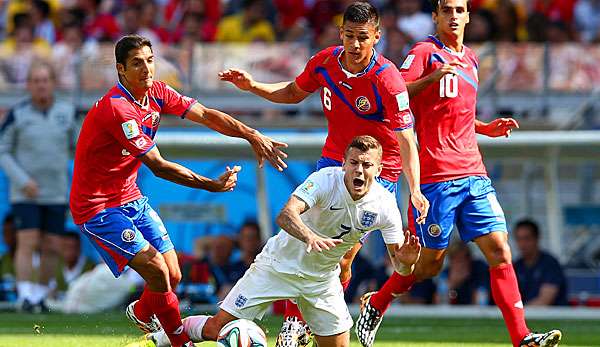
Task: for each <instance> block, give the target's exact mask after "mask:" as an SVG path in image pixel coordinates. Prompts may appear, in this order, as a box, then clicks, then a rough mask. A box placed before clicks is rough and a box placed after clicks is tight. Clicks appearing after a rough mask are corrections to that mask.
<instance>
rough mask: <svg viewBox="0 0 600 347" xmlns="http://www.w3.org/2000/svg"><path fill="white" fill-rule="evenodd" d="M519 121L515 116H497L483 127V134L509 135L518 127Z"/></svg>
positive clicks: (494, 135)
mask: <svg viewBox="0 0 600 347" xmlns="http://www.w3.org/2000/svg"><path fill="white" fill-rule="evenodd" d="M518 128H519V123H518V122H517V121H516V120H515V119H513V118H496V119H494V120H493V121H491V122H489V123H488V124H487V125H486V126H485V128H484V129H483V132H482V133H483V134H484V135H486V136H489V137H500V136H506V137H509V136H510V133H511V132H512V130H513V129H518Z"/></svg>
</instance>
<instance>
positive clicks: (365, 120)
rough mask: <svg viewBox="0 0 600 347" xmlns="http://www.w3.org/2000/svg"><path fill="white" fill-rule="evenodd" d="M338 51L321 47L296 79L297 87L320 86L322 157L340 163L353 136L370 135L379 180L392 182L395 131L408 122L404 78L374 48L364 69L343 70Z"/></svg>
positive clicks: (396, 161) (398, 166)
mask: <svg viewBox="0 0 600 347" xmlns="http://www.w3.org/2000/svg"><path fill="white" fill-rule="evenodd" d="M343 51H344V49H343V47H342V46H337V47H329V48H326V49H324V50H322V51H320V52H319V53H317V54H315V55H314V56H313V57H312V58H310V60H309V61H308V63H307V64H306V67H305V68H304V71H303V72H302V73H301V74H300V75H299V76H298V77H296V84H297V85H298V87H300V88H301V89H302V90H305V91H307V92H311V93H312V92H314V91H316V90H317V89H319V88H321V101H322V103H323V112H324V113H325V117H327V123H328V125H327V128H328V129H327V130H328V133H327V140H326V141H325V146H324V147H323V151H322V155H323V156H324V157H326V158H330V159H334V160H337V161H342V160H343V157H344V151H345V149H346V146H348V145H349V144H350V142H351V141H352V139H353V138H354V137H356V136H359V135H371V136H373V137H374V138H376V139H377V140H378V141H379V142H380V143H381V146H382V147H383V159H382V164H383V170H382V172H381V175H380V176H381V178H384V179H386V180H388V181H392V182H396V181H398V176H399V175H400V173H401V172H402V161H401V159H400V146H399V144H398V140H397V139H396V134H395V131H401V130H405V129H409V128H412V126H413V120H412V115H411V113H410V109H409V100H408V92H407V90H406V85H405V84H404V80H403V79H402V76H401V75H400V72H399V71H398V69H397V68H396V66H395V65H394V63H392V62H390V61H389V60H387V59H386V58H385V57H383V56H382V55H380V54H378V53H377V52H375V51H374V53H373V57H372V59H371V61H370V63H369V65H368V66H367V67H366V68H365V70H363V71H362V72H360V73H357V74H353V73H351V72H348V71H346V70H345V69H344V68H343V66H342V64H341V62H340V59H341V56H342V53H343Z"/></svg>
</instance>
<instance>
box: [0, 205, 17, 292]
mask: <svg viewBox="0 0 600 347" xmlns="http://www.w3.org/2000/svg"><path fill="white" fill-rule="evenodd" d="M15 232H16V230H15V220H14V217H13V215H12V214H8V215H6V216H5V217H4V221H3V223H2V240H3V241H4V245H5V247H6V251H5V252H4V253H3V254H2V255H1V256H0V301H14V300H15V299H16V296H17V293H16V288H15V266H14V260H15V252H16V249H17V240H16V235H15Z"/></svg>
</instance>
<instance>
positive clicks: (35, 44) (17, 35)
mask: <svg viewBox="0 0 600 347" xmlns="http://www.w3.org/2000/svg"><path fill="white" fill-rule="evenodd" d="M13 22H14V28H15V29H14V32H13V33H12V34H11V36H10V37H9V38H8V39H7V40H5V41H4V42H2V44H1V46H0V59H1V60H2V63H1V68H2V70H3V72H4V75H5V76H6V81H5V82H8V83H10V84H14V85H15V86H16V87H17V88H23V87H25V83H26V80H27V71H28V70H29V66H30V65H31V63H32V61H34V60H36V59H41V58H46V57H48V55H49V54H50V46H49V45H48V43H47V42H46V41H44V40H42V39H39V38H34V27H33V24H32V22H31V17H30V16H29V15H27V14H16V15H15V17H14V18H13Z"/></svg>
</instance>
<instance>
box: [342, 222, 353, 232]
mask: <svg viewBox="0 0 600 347" xmlns="http://www.w3.org/2000/svg"><path fill="white" fill-rule="evenodd" d="M340 228H342V229H343V230H346V231H350V230H352V228H351V227H347V226H345V225H344V224H340Z"/></svg>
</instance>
